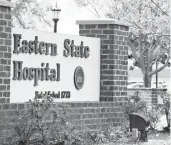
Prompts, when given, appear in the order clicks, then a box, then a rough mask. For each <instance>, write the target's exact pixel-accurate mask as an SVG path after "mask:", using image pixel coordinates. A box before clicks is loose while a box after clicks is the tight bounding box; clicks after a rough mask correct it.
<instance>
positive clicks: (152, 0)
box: [151, 0, 169, 17]
mask: <svg viewBox="0 0 171 145" xmlns="http://www.w3.org/2000/svg"><path fill="white" fill-rule="evenodd" d="M151 2H152V3H153V4H154V5H155V6H156V7H157V8H158V9H159V10H160V11H161V12H162V13H163V14H164V15H166V16H168V17H169V15H168V14H167V13H166V12H164V11H163V10H162V9H161V8H160V6H159V5H158V4H156V2H154V0H151Z"/></svg>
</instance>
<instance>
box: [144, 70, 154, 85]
mask: <svg viewBox="0 0 171 145" xmlns="http://www.w3.org/2000/svg"><path fill="white" fill-rule="evenodd" d="M151 78H152V76H149V75H148V74H147V73H145V74H144V77H143V80H144V87H145V88H151Z"/></svg>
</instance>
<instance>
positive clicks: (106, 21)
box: [76, 19, 130, 27]
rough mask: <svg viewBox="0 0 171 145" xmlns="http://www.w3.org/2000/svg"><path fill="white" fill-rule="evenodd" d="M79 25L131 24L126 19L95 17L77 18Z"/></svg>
mask: <svg viewBox="0 0 171 145" xmlns="http://www.w3.org/2000/svg"><path fill="white" fill-rule="evenodd" d="M76 24H77V25H86V24H116V25H122V26H127V27H129V26H130V24H128V23H126V22H124V21H119V20H116V19H94V20H77V21H76Z"/></svg>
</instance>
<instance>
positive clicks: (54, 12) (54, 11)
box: [51, 3, 61, 33]
mask: <svg viewBox="0 0 171 145" xmlns="http://www.w3.org/2000/svg"><path fill="white" fill-rule="evenodd" d="M51 11H52V15H53V21H54V33H57V23H58V21H59V14H60V12H61V9H59V8H58V6H57V3H56V7H55V8H53V9H51Z"/></svg>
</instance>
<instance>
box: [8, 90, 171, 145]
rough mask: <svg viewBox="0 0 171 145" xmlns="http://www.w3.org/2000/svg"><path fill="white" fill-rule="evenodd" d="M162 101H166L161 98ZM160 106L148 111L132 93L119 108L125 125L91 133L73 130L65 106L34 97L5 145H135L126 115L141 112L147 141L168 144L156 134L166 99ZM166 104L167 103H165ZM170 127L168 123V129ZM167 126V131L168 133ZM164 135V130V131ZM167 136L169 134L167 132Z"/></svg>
mask: <svg viewBox="0 0 171 145" xmlns="http://www.w3.org/2000/svg"><path fill="white" fill-rule="evenodd" d="M165 98H167V97H166V96H165ZM163 100H164V102H165V103H164V105H163V106H157V105H154V106H151V107H148V106H147V105H146V103H145V102H144V101H142V100H141V98H140V93H139V92H135V94H134V95H133V96H130V98H129V99H128V103H127V104H126V105H124V106H122V107H123V109H124V113H125V118H126V119H125V122H123V124H122V125H121V126H113V125H112V124H109V126H107V127H106V128H105V129H101V130H96V131H92V130H90V129H88V128H84V129H82V130H80V129H78V128H76V127H75V126H74V125H73V124H72V123H71V121H70V112H71V108H70V106H68V105H65V104H62V103H61V104H58V106H56V104H54V103H53V98H52V97H50V96H37V97H35V99H34V100H30V101H29V109H28V111H25V112H23V113H22V114H20V115H19V116H16V117H15V118H13V122H14V132H15V133H14V134H13V136H12V137H13V138H15V141H13V142H10V143H8V144H7V145H102V144H104V145H110V144H113V145H114V144H117V145H119V144H121V145H122V144H139V143H140V142H139V141H138V140H137V139H133V138H132V135H131V133H130V131H129V118H128V115H129V113H132V112H138V111H142V112H143V113H144V114H146V115H147V116H148V117H149V118H150V122H151V123H150V128H149V130H148V134H149V135H148V136H149V138H150V139H151V138H156V137H157V136H158V137H160V138H161V139H162V138H163V139H166V140H168V137H169V134H168V133H167V132H166V131H165V130H163V131H160V132H159V131H156V126H157V123H158V121H159V118H160V116H161V114H162V113H163V114H165V115H167V116H168V117H167V121H169V119H170V118H169V117H170V116H169V115H168V112H170V108H169V105H168V103H169V102H168V101H166V100H167V99H164V97H163ZM166 102H167V103H166ZM169 125H170V123H169V122H168V126H169ZM168 126H167V129H170V128H169V127H168ZM167 131H168V130H167ZM168 132H169V131H168Z"/></svg>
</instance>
